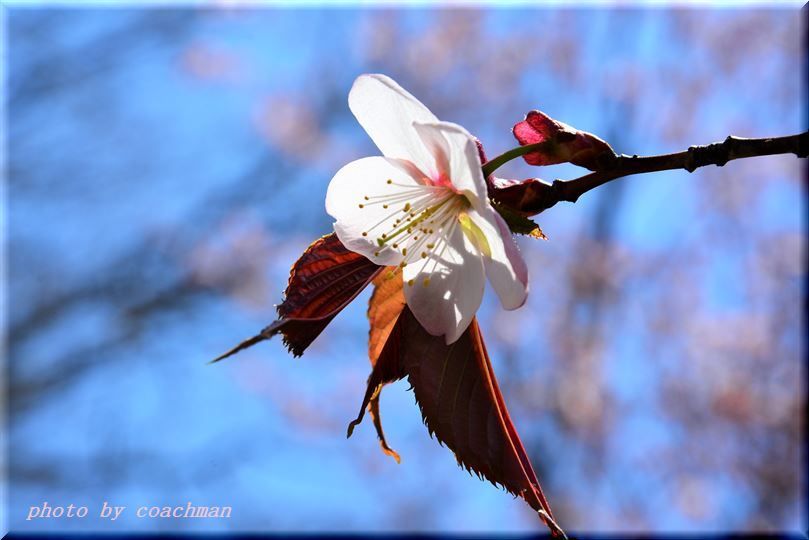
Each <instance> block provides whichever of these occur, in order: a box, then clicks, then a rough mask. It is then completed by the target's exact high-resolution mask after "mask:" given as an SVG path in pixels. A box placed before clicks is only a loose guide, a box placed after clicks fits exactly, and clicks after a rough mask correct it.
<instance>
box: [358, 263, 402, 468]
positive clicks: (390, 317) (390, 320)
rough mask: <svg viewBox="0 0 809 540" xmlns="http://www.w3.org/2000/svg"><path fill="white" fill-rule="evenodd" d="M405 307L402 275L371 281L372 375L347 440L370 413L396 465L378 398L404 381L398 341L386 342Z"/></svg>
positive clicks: (392, 272)
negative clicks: (400, 381) (392, 385)
mask: <svg viewBox="0 0 809 540" xmlns="http://www.w3.org/2000/svg"><path fill="white" fill-rule="evenodd" d="M404 307H405V298H404V293H403V292H402V274H401V272H396V268H393V267H391V268H388V269H387V270H386V271H384V272H381V273H380V274H379V275H378V276H377V277H376V279H374V293H373V294H372V295H371V299H370V301H369V302H368V321H369V322H370V325H371V329H370V332H369V336H368V358H369V359H370V360H371V365H372V366H373V368H372V370H371V375H370V376H369V377H368V388H367V390H366V392H365V397H364V399H363V402H362V405H361V406H360V412H359V415H358V416H357V418H356V420H354V421H352V422H351V423H350V424H349V426H348V437H351V434H352V433H353V431H354V428H355V427H356V426H357V425H358V424H359V423H360V422H362V418H363V415H364V414H365V410H366V409H367V410H368V412H369V413H371V418H372V419H373V423H374V429H376V434H377V437H378V438H379V444H380V446H381V447H382V451H383V452H385V453H386V454H387V455H389V456H391V457H393V458H394V459H395V460H396V462H397V463H400V462H401V458H400V457H399V454H398V453H396V451H395V450H393V449H392V448H391V447H390V446H389V445H388V442H387V440H386V439H385V432H384V430H383V429H382V418H381V416H380V413H379V396H380V393H381V392H382V388H383V387H384V386H385V385H386V384H388V383H391V382H395V381H398V380H399V379H401V378H403V377H404V375H405V374H404V372H402V371H401V365H400V364H399V355H398V354H397V353H396V352H395V347H397V346H398V341H399V339H398V337H397V338H395V339H389V338H390V336H391V332H392V331H393V330H394V328H395V326H396V321H397V320H398V319H399V314H400V313H401V312H402V309H404ZM388 343H390V344H391V345H390V347H392V348H390V349H388V350H387V351H385V355H382V353H383V350H384V349H385V346H386V344H388Z"/></svg>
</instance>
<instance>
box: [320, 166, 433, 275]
mask: <svg viewBox="0 0 809 540" xmlns="http://www.w3.org/2000/svg"><path fill="white" fill-rule="evenodd" d="M433 192H434V189H433V188H430V187H428V186H424V185H422V184H420V183H419V182H417V181H416V180H415V179H413V177H412V176H410V175H409V174H407V173H406V172H405V169H404V168H403V166H402V163H401V162H399V161H397V160H393V159H388V158H383V157H379V156H377V157H367V158H362V159H358V160H356V161H352V162H351V163H349V164H348V165H346V166H345V167H343V168H342V169H340V170H339V171H337V174H335V175H334V178H332V180H331V182H330V183H329V189H328V191H327V192H326V212H328V213H329V215H331V216H332V217H333V218H334V219H335V220H336V222H335V224H334V232H335V233H337V237H338V238H339V239H340V241H341V242H342V243H343V245H344V246H345V247H346V248H348V249H350V250H351V251H354V252H356V253H360V254H362V255H364V256H365V257H367V258H368V259H370V260H371V261H373V262H374V263H376V264H379V265H383V266H395V265H397V264H399V263H400V262H401V261H402V254H401V253H399V252H398V251H396V250H395V249H393V247H392V242H384V241H383V242H382V244H383V245H380V240H384V238H385V237H383V236H382V235H383V234H385V235H386V236H387V235H390V234H391V233H392V232H393V231H395V230H397V229H398V228H399V227H398V226H397V225H396V220H397V219H400V218H401V217H402V215H403V214H402V208H403V207H404V205H406V204H407V203H409V202H411V201H418V200H423V199H424V198H425V197H433V196H434V195H433ZM366 197H367V199H366ZM363 233H365V234H363Z"/></svg>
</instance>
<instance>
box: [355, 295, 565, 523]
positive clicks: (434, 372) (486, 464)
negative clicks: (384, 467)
mask: <svg viewBox="0 0 809 540" xmlns="http://www.w3.org/2000/svg"><path fill="white" fill-rule="evenodd" d="M405 376H406V377H407V379H408V381H409V382H410V385H411V386H412V388H413V392H414V393H415V395H416V401H417V403H418V405H419V408H420V409H421V413H422V417H423V419H424V423H425V424H426V425H427V429H428V430H429V432H430V434H431V435H433V434H435V436H436V438H437V439H438V441H439V442H440V443H442V444H445V445H446V446H447V447H448V448H449V449H450V450H452V451H453V452H454V454H455V458H456V460H457V461H458V464H459V465H460V466H462V467H464V468H465V469H467V470H468V471H470V472H474V473H476V474H477V475H478V476H479V477H482V478H486V479H488V480H489V481H490V482H492V483H493V484H494V485H500V486H503V488H505V489H506V490H507V491H509V492H510V493H512V494H514V495H517V496H520V497H522V498H523V499H524V500H525V501H526V502H527V503H528V504H529V505H530V506H531V508H533V509H534V510H535V511H536V512H537V513H538V515H539V516H540V518H541V519H542V521H543V522H544V523H545V524H546V525H547V526H548V528H549V529H550V530H551V532H552V533H553V534H554V535H558V536H564V532H563V531H562V530H561V529H560V528H559V527H558V525H556V523H555V522H554V520H553V514H552V513H551V509H550V506H549V505H548V502H547V500H546V499H545V496H544V495H543V493H542V489H541V488H540V486H539V481H538V480H537V477H536V474H535V473H534V469H533V467H532V466H531V462H530V460H529V459H528V455H527V453H526V451H525V448H524V447H523V445H522V442H521V441H520V438H519V436H518V435H517V430H516V428H515V427H514V424H513V422H512V421H511V417H510V416H509V414H508V410H507V409H506V406H505V402H504V401H503V396H502V394H501V393H500V388H499V387H498V385H497V380H496V378H495V376H494V372H493V371H492V367H491V362H490V360H489V356H488V353H487V352H486V347H485V345H484V344H483V338H482V336H481V333H480V329H479V327H478V324H477V320H473V321H472V323H471V324H470V326H469V328H468V329H467V330H466V332H464V334H463V335H462V336H461V338H460V339H458V341H456V342H455V343H453V344H451V345H446V343H445V341H444V338H443V337H436V336H432V335H430V334H428V333H427V331H426V330H424V328H422V326H421V325H420V324H419V323H418V321H416V319H415V317H414V316H413V314H412V313H411V312H410V310H409V309H408V308H407V307H405V308H404V309H403V310H402V312H401V314H400V315H399V317H398V318H397V321H396V324H395V325H394V328H393V330H392V331H391V333H390V336H389V338H388V340H387V342H386V344H385V346H384V348H383V350H382V352H381V354H380V356H379V359H378V360H377V362H376V364H375V365H374V369H373V370H372V372H371V376H370V377H369V380H368V389H367V391H366V394H365V398H364V399H363V403H362V406H361V409H360V415H359V416H358V418H357V419H356V420H355V421H353V422H352V423H351V426H349V435H350V433H351V431H352V430H353V428H354V427H355V426H356V425H357V424H358V423H359V422H360V421H361V420H362V416H363V414H364V411H365V409H366V408H367V407H368V406H369V404H370V403H372V400H373V399H374V398H378V395H379V391H380V390H381V388H382V386H384V384H386V383H388V382H392V381H395V380H398V379H401V378H403V377H405Z"/></svg>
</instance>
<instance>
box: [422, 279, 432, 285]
mask: <svg viewBox="0 0 809 540" xmlns="http://www.w3.org/2000/svg"><path fill="white" fill-rule="evenodd" d="M422 283H423V284H424V286H425V287H426V286H427V285H429V284H430V278H428V277H426V278H424V281H423V282H422Z"/></svg>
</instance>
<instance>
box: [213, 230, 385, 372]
mask: <svg viewBox="0 0 809 540" xmlns="http://www.w3.org/2000/svg"><path fill="white" fill-rule="evenodd" d="M381 270H382V267H380V266H377V265H375V264H374V263H372V262H371V261H369V260H368V259H366V258H365V257H363V256H362V255H359V254H357V253H354V252H352V251H349V250H348V249H346V248H345V246H343V244H342V243H341V242H340V240H339V239H338V238H337V236H336V235H335V234H329V235H326V236H324V237H322V238H320V239H318V240H316V241H315V242H313V243H312V244H311V245H310V246H309V247H308V248H307V249H306V251H304V252H303V255H301V257H300V258H299V259H298V260H297V261H296V262H295V264H294V265H293V266H292V269H291V271H290V275H289V283H288V284H287V289H286V292H285V295H284V301H283V302H282V303H281V304H280V305H279V306H278V315H279V319H278V320H277V321H275V322H274V323H272V324H271V325H269V326H267V327H266V328H264V329H263V330H262V331H261V332H260V333H259V334H258V335H256V336H253V337H251V338H250V339H247V340H245V341H243V342H242V343H240V344H239V345H237V346H236V347H234V348H233V349H231V350H230V351H228V352H226V353H225V354H223V355H221V356H219V357H218V358H216V359H214V360H213V362H217V361H219V360H222V359H224V358H227V357H228V356H232V355H234V354H236V353H237V352H239V351H242V350H244V349H246V348H248V347H252V346H253V345H255V344H256V343H259V342H261V341H264V340H266V339H270V338H271V337H272V336H274V335H275V334H278V333H279V332H280V333H281V335H282V336H283V340H284V344H286V346H287V347H288V348H289V350H290V351H291V352H292V354H294V355H295V356H300V355H301V354H303V351H304V350H305V349H306V348H307V347H308V346H309V345H310V344H311V343H312V341H314V340H315V338H317V336H319V335H320V333H321V332H322V331H323V329H324V328H326V326H327V325H328V324H329V323H330V322H331V320H332V319H333V318H334V317H335V316H336V315H337V314H338V313H339V312H340V311H341V310H342V309H343V308H344V307H345V306H346V305H348V303H349V302H351V301H352V300H353V299H354V298H355V297H356V296H357V295H358V294H359V293H360V292H361V291H362V290H363V289H364V288H365V287H366V286H367V285H368V284H369V283H370V282H371V281H372V280H373V278H374V277H375V276H376V275H377V274H378V273H379V272H380V271H381Z"/></svg>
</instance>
